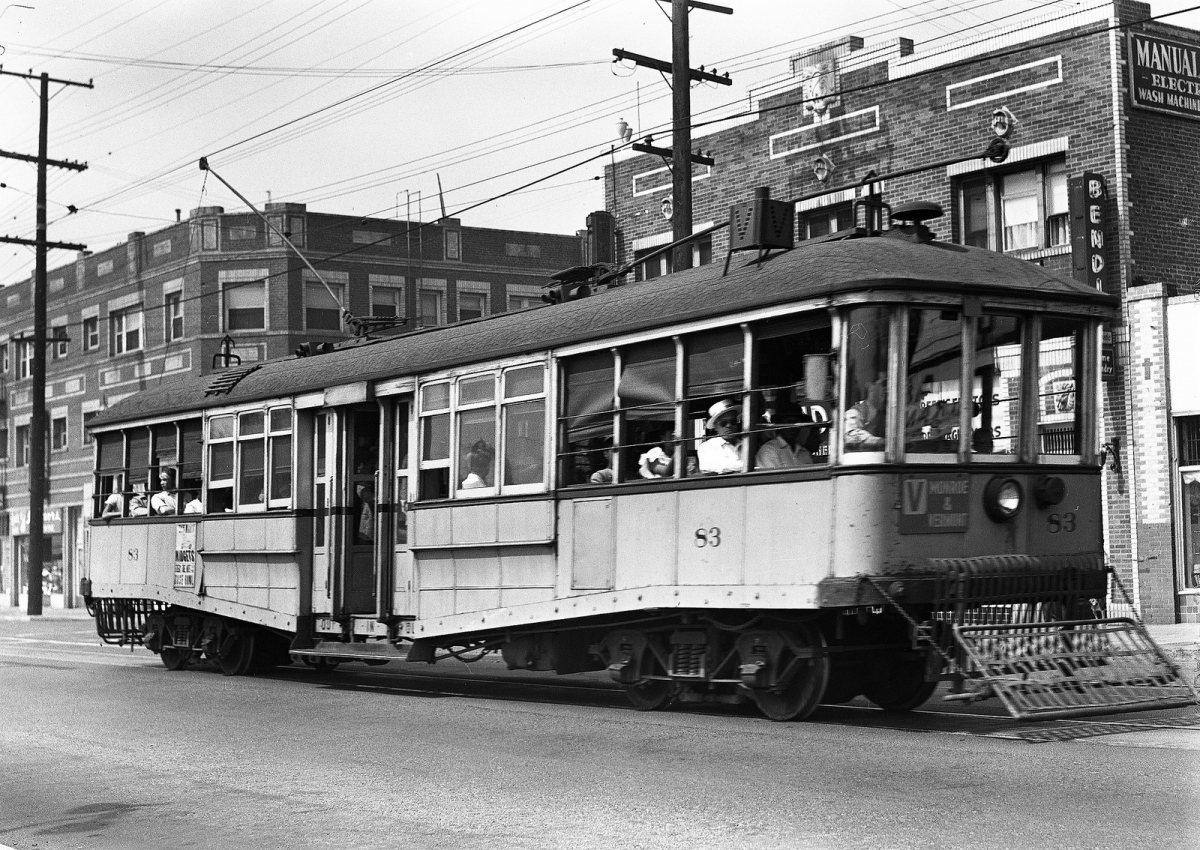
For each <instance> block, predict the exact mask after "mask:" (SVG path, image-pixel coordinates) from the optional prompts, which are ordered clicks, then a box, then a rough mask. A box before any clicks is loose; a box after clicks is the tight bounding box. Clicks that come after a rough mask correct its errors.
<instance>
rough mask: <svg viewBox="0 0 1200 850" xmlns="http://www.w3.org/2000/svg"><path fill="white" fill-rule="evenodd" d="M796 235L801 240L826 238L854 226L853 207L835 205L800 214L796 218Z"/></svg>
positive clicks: (851, 205) (849, 205)
mask: <svg viewBox="0 0 1200 850" xmlns="http://www.w3.org/2000/svg"><path fill="white" fill-rule="evenodd" d="M797 218H798V220H797V222H796V233H797V234H798V236H799V238H800V239H801V240H803V239H816V238H817V237H818V236H828V235H829V234H830V233H836V232H838V231H839V230H845V229H847V228H849V227H853V226H854V205H853V204H837V205H836V206H832V207H825V208H823V209H819V210H809V211H807V212H802V213H800V214H799V216H798V217H797Z"/></svg>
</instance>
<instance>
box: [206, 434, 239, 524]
mask: <svg viewBox="0 0 1200 850" xmlns="http://www.w3.org/2000/svg"><path fill="white" fill-rule="evenodd" d="M233 433H234V419H233V417H232V416H214V417H213V418H212V419H210V420H208V493H207V498H206V499H205V501H204V504H205V506H206V507H207V508H208V512H209V513H226V512H230V511H232V510H233Z"/></svg>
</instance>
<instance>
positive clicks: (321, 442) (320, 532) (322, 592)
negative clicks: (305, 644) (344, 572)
mask: <svg viewBox="0 0 1200 850" xmlns="http://www.w3.org/2000/svg"><path fill="white" fill-rule="evenodd" d="M333 422H334V415H333V413H332V412H330V411H322V412H320V413H318V414H316V416H315V417H313V440H312V470H313V477H312V507H313V526H312V552H313V565H312V582H313V587H312V606H313V608H312V610H313V613H315V614H332V613H333V582H332V578H333V572H332V567H333V558H332V557H331V555H332V541H331V539H330V537H331V533H332V528H331V525H332V523H331V522H330V515H329V508H330V505H331V504H332V503H333V502H332V497H333V493H332V487H331V483H332V481H333V458H334V457H335V456H336V452H337V449H336V444H335V443H334V442H333V433H334V431H333Z"/></svg>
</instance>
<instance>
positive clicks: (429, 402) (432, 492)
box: [405, 363, 546, 499]
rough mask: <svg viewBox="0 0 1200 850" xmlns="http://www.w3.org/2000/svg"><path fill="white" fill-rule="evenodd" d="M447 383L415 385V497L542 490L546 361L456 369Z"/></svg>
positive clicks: (429, 497) (491, 494)
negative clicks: (417, 423) (461, 371)
mask: <svg viewBox="0 0 1200 850" xmlns="http://www.w3.org/2000/svg"><path fill="white" fill-rule="evenodd" d="M451 386H452V385H451V384H450V383H449V382H444V381H443V382H439V383H436V384H427V385H425V386H423V387H422V388H421V394H420V399H421V411H420V423H421V428H420V434H421V447H420V459H421V460H420V462H421V467H420V498H422V499H445V498H450V497H454V498H459V499H465V498H477V497H479V496H494V495H497V494H515V493H530V492H537V491H539V490H542V489H544V488H545V482H546V472H545V466H546V464H545V453H546V367H545V366H544V365H543V364H541V363H538V364H536V365H533V366H517V367H512V368H509V369H494V370H490V371H487V372H484V373H479V374H474V375H463V376H461V377H459V378H458V379H457V380H456V381H455V382H454V383H453V392H451ZM452 459H453V463H452V462H451V460H452ZM452 476H453V477H452ZM452 484H453V486H451V485H452ZM405 486H406V487H407V482H405Z"/></svg>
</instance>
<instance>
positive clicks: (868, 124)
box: [606, 0, 1200, 623]
mask: <svg viewBox="0 0 1200 850" xmlns="http://www.w3.org/2000/svg"><path fill="white" fill-rule="evenodd" d="M1151 18H1152V11H1151V8H1150V6H1148V5H1146V4H1143V3H1136V2H1128V0H1118V2H1115V3H1105V4H1102V5H1098V6H1093V7H1092V8H1089V9H1081V10H1076V11H1071V12H1065V11H1061V10H1060V11H1056V12H1055V13H1053V14H1052V15H1047V16H1046V17H1044V18H1042V19H1040V20H1039V21H1037V22H1036V23H1034V24H1032V25H1030V24H1024V25H1022V26H1021V27H1020V28H1019V29H1014V30H1013V31H1011V32H1007V33H1000V34H995V35H991V36H989V37H987V38H982V39H976V40H967V41H963V42H961V43H960V44H957V45H955V46H954V47H953V48H952V49H939V50H938V51H936V52H933V53H929V54H923V53H921V52H920V51H917V50H914V46H913V43H912V42H911V41H908V40H906V39H903V38H897V39H895V40H893V41H891V42H888V43H883V44H864V42H863V41H862V40H861V39H857V38H846V39H843V40H841V41H838V42H835V43H832V44H828V45H823V46H822V47H820V48H819V49H816V50H812V51H810V52H808V53H804V54H801V55H798V56H796V57H794V58H793V59H792V61H791V66H790V68H789V70H788V73H787V75H786V76H785V77H784V78H782V79H780V80H779V81H777V82H776V83H775V84H774V85H771V86H768V87H767V89H769V90H770V92H771V93H770V94H769V95H764V96H762V97H761V98H759V100H758V101H757V104H756V109H755V110H754V114H752V115H750V116H748V117H746V118H744V119H741V120H739V121H737V122H731V123H726V124H721V125H717V128H716V129H715V130H714V131H713V132H705V131H703V130H701V131H699V132H698V133H697V134H696V137H695V139H694V142H693V149H694V150H700V151H702V152H703V153H704V154H707V155H710V156H712V157H713V158H715V164H714V165H712V166H701V165H696V166H693V172H692V187H693V196H694V200H693V221H694V225H695V229H696V230H697V231H698V230H701V229H703V228H705V227H707V226H709V225H711V224H714V223H720V222H722V221H725V220H727V219H728V217H729V207H730V205H731V204H732V203H735V202H744V201H747V200H749V198H750V195H751V192H752V189H753V188H754V187H758V186H765V187H768V188H769V190H770V193H771V197H773V198H777V199H785V200H796V201H798V203H797V204H796V208H797V213H796V227H797V235H798V237H799V238H802V239H803V238H811V237H815V236H818V235H823V234H826V233H829V232H831V231H836V230H839V229H843V228H846V227H850V226H853V225H854V224H855V223H858V224H860V225H861V224H864V223H865V217H866V215H867V214H868V212H867V211H866V210H865V209H863V208H861V207H856V205H855V201H856V200H860V199H862V198H863V197H865V196H866V195H867V194H868V193H869V191H870V189H871V188H872V187H873V188H875V189H877V190H879V191H881V192H882V195H883V198H884V200H886V201H887V202H889V203H890V204H892V205H898V204H901V203H905V202H908V201H915V200H925V201H934V202H936V203H937V204H939V205H940V206H941V207H942V209H943V210H944V213H945V214H944V215H943V216H942V217H941V218H938V219H935V220H933V221H931V222H928V224H930V225H931V226H932V227H933V229H934V231H935V232H936V233H937V234H938V237H939V238H941V239H948V240H952V241H956V242H960V243H967V244H971V245H977V246H983V247H988V248H991V249H993V250H997V251H1006V252H1011V253H1013V254H1015V255H1017V256H1020V257H1023V258H1025V259H1028V260H1029V261H1030V262H1035V263H1039V264H1041V265H1043V266H1045V267H1046V268H1049V269H1053V270H1056V271H1058V272H1061V273H1062V274H1065V275H1072V274H1074V275H1075V276H1076V277H1077V278H1079V279H1081V280H1087V281H1089V282H1091V283H1092V284H1093V285H1096V286H1100V287H1102V288H1104V289H1105V290H1107V291H1109V292H1112V293H1115V294H1119V295H1120V296H1121V297H1122V300H1123V304H1124V309H1123V319H1122V321H1121V322H1120V323H1119V324H1118V325H1117V326H1114V327H1112V328H1111V329H1110V335H1109V336H1108V338H1107V339H1106V343H1107V344H1106V345H1105V355H1106V362H1105V373H1106V374H1105V378H1106V380H1105V384H1104V393H1103V395H1104V408H1105V409H1104V425H1105V434H1106V440H1107V441H1108V442H1109V443H1110V444H1111V446H1112V451H1111V452H1110V453H1109V460H1108V463H1107V469H1106V473H1105V481H1106V504H1105V515H1106V536H1107V548H1108V556H1109V560H1110V563H1111V564H1113V566H1114V567H1115V568H1116V571H1117V574H1118V576H1120V577H1121V578H1122V581H1123V583H1124V584H1125V586H1126V587H1129V588H1131V589H1132V592H1133V594H1134V598H1135V604H1136V605H1137V606H1138V608H1139V610H1140V612H1141V614H1142V616H1143V617H1144V618H1145V619H1146V620H1147V621H1148V622H1151V623H1173V622H1200V368H1197V367H1198V366H1200V342H1198V340H1200V207H1198V206H1197V204H1198V202H1197V199H1198V198H1200V32H1195V31H1192V30H1187V29H1182V28H1180V27H1177V26H1173V25H1170V23H1169V22H1168V21H1169V19H1167V20H1164V21H1154V20H1151ZM1005 124H1008V125H1009V130H1010V135H1009V137H1008V139H1007V141H1008V143H1009V145H1010V150H1009V153H1008V156H1007V158H1006V159H1005V160H1004V161H1003V162H1001V163H994V162H992V161H990V160H989V159H987V158H984V157H983V153H984V151H985V150H986V148H987V147H988V145H989V143H990V142H992V140H994V139H995V138H996V137H997V135H998V131H1002V130H1003V129H1004V125H1005ZM660 144H661V142H660ZM922 169H923V170H922ZM670 183H671V178H670V175H669V172H668V170H667V169H666V167H665V164H664V163H663V161H662V160H661V159H658V158H656V157H652V156H646V155H632V156H626V157H625V158H623V159H618V160H617V161H616V162H615V163H614V164H613V165H612V166H610V167H609V168H608V172H607V182H606V191H607V199H606V203H607V208H608V210H609V212H610V213H612V215H613V216H614V226H615V229H616V235H617V253H618V259H620V260H623V261H624V260H629V259H633V258H635V257H638V256H640V255H644V254H647V253H649V252H650V251H652V250H653V249H654V248H655V247H657V246H661V245H664V244H667V243H668V242H669V241H670V239H671V235H670V234H671V222H670V215H671V206H670V202H669V199H670V193H671V185H670ZM1073 233H1074V237H1073ZM727 246H728V236H727V231H725V230H718V231H716V232H715V233H714V234H712V236H710V237H705V239H704V240H702V241H701V243H700V244H698V245H696V246H695V247H694V249H693V261H694V262H722V261H724V258H725V254H726V249H727ZM669 262H670V260H669V258H668V257H666V256H662V257H659V258H657V259H655V260H653V261H651V262H650V263H648V264H646V266H645V267H643V268H642V269H640V270H639V275H641V276H647V277H652V276H655V275H658V274H662V273H665V272H666V271H667V270H668V265H669ZM1118 599H1119V597H1118Z"/></svg>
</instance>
